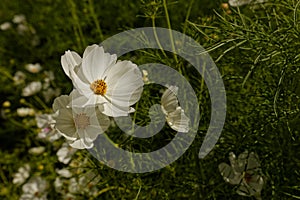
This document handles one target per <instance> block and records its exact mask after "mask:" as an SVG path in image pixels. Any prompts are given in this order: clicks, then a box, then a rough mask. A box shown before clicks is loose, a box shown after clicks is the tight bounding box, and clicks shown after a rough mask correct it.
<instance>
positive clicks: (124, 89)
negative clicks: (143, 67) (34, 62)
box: [61, 45, 144, 117]
mask: <svg viewBox="0 0 300 200" xmlns="http://www.w3.org/2000/svg"><path fill="white" fill-rule="evenodd" d="M116 61H117V56H116V55H115V54H114V55H110V54H108V53H104V49H103V48H102V47H100V46H98V45H92V46H88V47H87V48H86V49H85V51H84V53H83V58H81V57H80V56H79V55H78V54H77V53H76V52H73V51H66V52H65V54H64V55H63V56H62V57H61V64H62V67H63V70H64V72H65V73H66V75H67V76H69V77H70V79H71V80H72V82H73V85H74V86H75V88H76V89H77V90H78V92H79V93H80V94H81V95H82V97H79V98H78V99H74V100H73V105H77V106H87V105H93V106H94V105H96V104H103V108H104V109H103V111H102V112H103V113H104V114H105V115H107V116H112V117H118V116H127V115H128V113H131V112H134V109H133V108H131V107H130V106H131V105H133V104H135V103H136V102H137V101H138V100H139V98H140V96H141V93H142V90H143V85H144V83H143V79H142V74H141V72H140V70H139V68H138V67H137V66H136V65H135V64H133V63H132V62H130V61H119V62H116Z"/></svg>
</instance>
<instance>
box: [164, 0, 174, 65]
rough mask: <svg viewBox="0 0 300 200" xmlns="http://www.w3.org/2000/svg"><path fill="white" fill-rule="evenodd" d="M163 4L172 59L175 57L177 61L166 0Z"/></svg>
mask: <svg viewBox="0 0 300 200" xmlns="http://www.w3.org/2000/svg"><path fill="white" fill-rule="evenodd" d="M163 5H164V9H165V15H166V20H167V24H168V29H169V36H170V40H171V46H172V50H173V55H174V59H175V61H176V63H178V59H177V56H176V49H175V45H174V39H173V34H172V27H171V22H170V18H169V13H168V7H167V2H166V0H163Z"/></svg>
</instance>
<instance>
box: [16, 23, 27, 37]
mask: <svg viewBox="0 0 300 200" xmlns="http://www.w3.org/2000/svg"><path fill="white" fill-rule="evenodd" d="M17 31H18V33H19V34H20V35H23V34H25V33H26V32H28V31H29V27H28V26H26V25H25V24H18V26H17Z"/></svg>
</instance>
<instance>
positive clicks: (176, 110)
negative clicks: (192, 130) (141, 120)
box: [161, 86, 189, 133]
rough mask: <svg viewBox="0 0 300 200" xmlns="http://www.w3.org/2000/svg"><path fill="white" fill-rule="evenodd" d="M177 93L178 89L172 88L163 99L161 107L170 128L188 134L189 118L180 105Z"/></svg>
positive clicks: (165, 93)
mask: <svg viewBox="0 0 300 200" xmlns="http://www.w3.org/2000/svg"><path fill="white" fill-rule="evenodd" d="M177 91H178V87H176V86H170V87H169V88H168V89H167V90H166V91H165V92H164V93H163V95H162V97H161V107H162V111H163V112H164V114H165V115H166V120H167V123H168V124H169V126H170V127H171V128H172V129H173V130H175V131H179V132H183V133H186V132H188V131H189V118H188V117H187V116H186V115H185V114H184V110H183V109H182V108H181V107H180V106H179V105H178V100H177V97H176V94H177Z"/></svg>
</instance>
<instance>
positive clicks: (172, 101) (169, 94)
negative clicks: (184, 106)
mask: <svg viewBox="0 0 300 200" xmlns="http://www.w3.org/2000/svg"><path fill="white" fill-rule="evenodd" d="M177 91H178V87H176V86H170V87H169V88H168V89H167V90H166V91H165V92H164V93H163V95H162V97H161V105H162V108H163V112H164V113H165V114H168V113H171V112H173V111H175V110H176V108H177V106H178V100H177V97H176V95H177Z"/></svg>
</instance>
